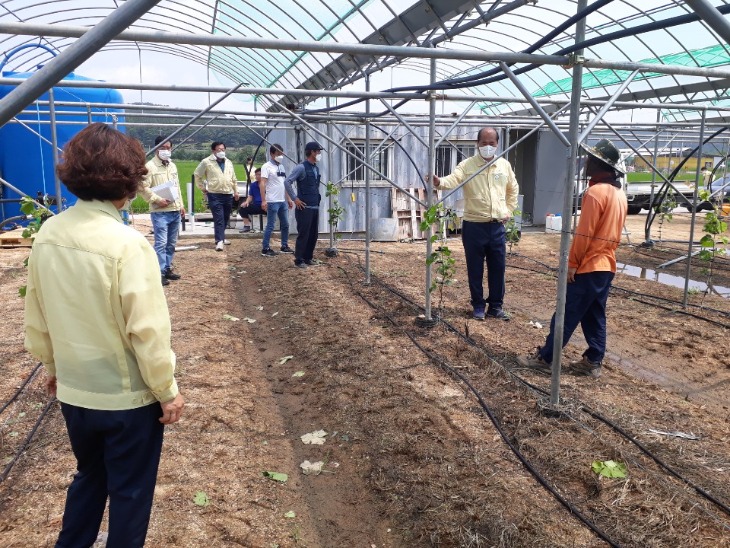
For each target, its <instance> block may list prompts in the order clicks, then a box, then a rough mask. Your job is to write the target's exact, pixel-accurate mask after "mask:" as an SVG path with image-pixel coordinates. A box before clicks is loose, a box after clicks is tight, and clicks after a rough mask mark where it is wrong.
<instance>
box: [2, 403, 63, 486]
mask: <svg viewBox="0 0 730 548" xmlns="http://www.w3.org/2000/svg"><path fill="white" fill-rule="evenodd" d="M55 402H56V398H51V399H50V400H49V401H48V403H47V404H46V406H45V407H44V408H43V411H41V414H40V416H39V417H38V419H37V420H36V421H35V424H34V425H33V429H32V430H31V431H30V433H29V434H28V435H27V436H26V438H25V441H24V442H23V445H21V446H20V449H18V450H17V451H16V452H15V455H14V456H13V458H12V459H11V460H10V462H9V463H8V464H7V465H6V466H5V469H4V470H3V472H2V474H0V483H2V482H3V481H5V480H6V479H7V478H8V475H9V474H10V471H11V470H12V469H13V466H15V464H16V463H17V462H18V460H19V459H20V457H21V456H22V455H23V453H24V452H25V450H26V449H27V448H28V446H29V445H30V442H31V440H32V439H33V436H35V433H36V431H37V430H38V428H39V427H40V425H41V423H42V422H43V419H45V418H46V415H47V414H48V412H49V411H50V410H51V409H52V408H53V404H54V403H55Z"/></svg>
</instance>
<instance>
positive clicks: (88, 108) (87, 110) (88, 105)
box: [86, 103, 94, 125]
mask: <svg viewBox="0 0 730 548" xmlns="http://www.w3.org/2000/svg"><path fill="white" fill-rule="evenodd" d="M86 121H87V122H88V123H89V125H91V124H93V123H94V119H93V118H92V117H91V105H90V104H89V103H86Z"/></svg>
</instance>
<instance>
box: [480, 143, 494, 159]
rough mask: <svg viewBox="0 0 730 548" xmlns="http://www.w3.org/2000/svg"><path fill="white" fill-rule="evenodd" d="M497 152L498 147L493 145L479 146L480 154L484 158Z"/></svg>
mask: <svg viewBox="0 0 730 548" xmlns="http://www.w3.org/2000/svg"><path fill="white" fill-rule="evenodd" d="M496 152H497V147H493V146H490V145H487V146H483V147H479V154H480V155H481V157H482V158H484V159H487V158H491V157H492V156H494V155H495V153H496Z"/></svg>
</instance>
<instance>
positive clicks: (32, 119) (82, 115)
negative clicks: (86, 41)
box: [0, 72, 124, 221]
mask: <svg viewBox="0 0 730 548" xmlns="http://www.w3.org/2000/svg"><path fill="white" fill-rule="evenodd" d="M33 74H34V73H32V72H3V73H2V76H3V77H4V78H22V79H27V78H30V77H31V76H32V75H33ZM64 80H77V81H94V80H93V79H91V78H85V77H84V76H79V75H77V74H73V73H71V74H69V75H68V76H66V77H65V78H64ZM14 88H15V86H4V85H0V99H2V98H3V97H5V96H6V95H7V94H8V93H10V92H11V91H12V90H13V89H14ZM53 94H54V100H55V102H56V103H58V102H72V103H78V104H79V106H76V105H72V106H68V105H58V104H57V105H56V136H57V140H58V146H59V147H60V148H63V146H64V145H65V144H66V143H67V142H68V141H69V140H70V139H71V138H72V137H73V136H74V135H76V134H77V133H78V132H79V131H81V130H82V129H84V127H86V126H87V125H88V123H89V110H88V109H87V106H86V103H105V104H122V103H123V102H124V99H123V97H122V94H121V93H119V92H118V91H117V90H114V89H100V88H98V89H97V88H74V87H54V88H53ZM38 101H41V102H42V101H48V93H45V94H44V95H43V96H41V97H40V98H39V99H38ZM48 109H49V107H48V105H47V104H45V105H39V104H38V103H37V102H36V103H34V104H32V105H30V106H29V107H27V108H26V109H25V110H24V111H23V113H22V114H19V115H18V116H17V118H18V119H19V120H22V121H23V123H25V124H26V125H28V126H29V127H30V128H32V129H33V130H34V131H36V132H38V133H40V134H41V135H43V137H45V138H46V139H48V141H49V142H45V141H44V140H42V139H41V138H40V137H38V136H37V135H35V134H34V133H33V132H32V131H30V130H29V129H28V128H26V127H24V126H23V125H21V124H19V123H17V122H14V121H11V122H8V123H7V124H5V125H4V126H3V127H1V128H0V176H1V177H2V178H3V179H5V180H6V181H8V182H9V183H10V184H12V185H13V186H15V187H17V188H18V189H20V190H22V191H23V192H25V193H26V194H29V195H30V196H32V197H34V198H35V197H37V196H38V195H39V193H40V194H42V195H50V196H54V195H55V194H56V189H55V183H54V173H53V150H52V148H51V145H50V141H51V126H50V123H49V120H50V116H49V114H48ZM123 113H124V110H123V109H117V108H99V107H92V108H91V120H92V122H103V123H107V124H112V123H114V118H115V117H116V122H117V124H118V125H117V129H119V130H121V131H124V125H123V123H124V117H123ZM59 156H60V152H59ZM0 187H2V193H1V196H2V198H5V199H16V198H19V196H18V194H17V193H16V192H13V191H11V190H9V189H8V188H7V187H5V186H4V185H0ZM61 189H62V196H63V199H64V201H65V205H64V207H68V206H71V205H73V204H74V203H76V197H75V196H74V195H73V194H71V193H70V192H68V190H66V187H65V186H64V185H63V184H62V185H61ZM53 209H54V210H55V208H53ZM19 214H20V204H19V203H4V202H0V221H2V220H3V219H7V218H9V217H13V216H15V215H19Z"/></svg>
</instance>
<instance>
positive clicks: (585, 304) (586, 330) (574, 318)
mask: <svg viewBox="0 0 730 548" xmlns="http://www.w3.org/2000/svg"><path fill="white" fill-rule="evenodd" d="M612 281H613V272H586V273H585V274H576V275H575V281H574V282H573V283H569V284H568V291H567V293H566V298H565V322H564V324H563V347H565V345H566V344H568V341H569V340H570V337H571V336H572V335H573V331H575V329H576V327H578V324H580V326H581V328H583V336H584V337H585V338H586V342H587V343H588V350H586V351H585V352H583V355H584V356H585V357H586V358H588V360H589V361H591V362H593V363H601V361H603V356H604V355H605V354H606V301H607V300H608V291H609V289H611V282H612ZM554 344H555V314H553V319H552V320H550V334H549V335H548V337H547V340H546V341H545V346H543V347H542V348H541V349H540V350H539V352H540V357H541V358H542V359H543V360H545V361H546V362H548V363H552V361H553V345H554Z"/></svg>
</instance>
